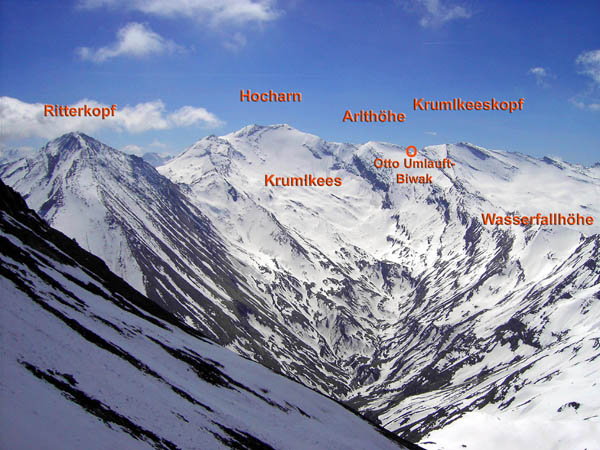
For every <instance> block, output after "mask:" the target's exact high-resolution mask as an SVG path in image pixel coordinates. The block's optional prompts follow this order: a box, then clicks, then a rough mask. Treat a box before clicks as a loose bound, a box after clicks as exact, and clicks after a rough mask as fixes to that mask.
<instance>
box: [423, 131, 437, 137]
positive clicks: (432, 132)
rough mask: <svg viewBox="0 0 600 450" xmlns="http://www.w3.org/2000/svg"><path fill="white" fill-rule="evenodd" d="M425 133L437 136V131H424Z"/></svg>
mask: <svg viewBox="0 0 600 450" xmlns="http://www.w3.org/2000/svg"><path fill="white" fill-rule="evenodd" d="M425 134H428V135H429V136H437V131H426V132H425Z"/></svg>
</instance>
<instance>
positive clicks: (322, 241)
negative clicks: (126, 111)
mask: <svg viewBox="0 0 600 450" xmlns="http://www.w3.org/2000/svg"><path fill="white" fill-rule="evenodd" d="M72 138H73V136H71V137H70V138H69V142H70V140H71V139H72ZM75 138H76V139H77V140H78V142H80V145H79V148H84V149H85V148H90V147H94V148H96V149H98V150H99V151H95V152H89V153H86V154H85V155H86V158H85V159H86V160H87V161H88V162H87V163H86V165H87V166H89V167H92V168H94V170H95V171H96V176H95V178H94V180H95V183H96V186H100V187H102V189H105V188H104V187H103V186H105V185H106V182H105V180H107V179H109V180H111V183H112V184H111V185H110V186H113V185H114V186H115V189H119V190H120V192H122V195H121V196H119V197H118V198H119V199H120V198H122V197H126V198H130V199H131V201H130V202H129V203H127V204H128V205H130V204H131V206H128V208H127V209H130V210H131V211H132V212H131V213H128V214H122V215H120V216H119V217H120V219H119V220H117V221H112V220H111V219H110V218H111V217H113V215H111V213H110V211H113V210H115V209H116V207H115V204H117V205H119V204H121V203H123V202H122V201H121V200H119V202H115V201H114V198H113V197H111V196H104V197H102V198H101V201H98V202H91V203H90V205H92V204H93V205H100V207H101V208H103V209H104V210H105V211H109V213H108V214H107V215H106V213H105V217H108V219H106V218H105V220H104V223H102V222H99V223H98V226H97V227H96V228H95V229H94V233H95V234H97V236H98V237H102V238H103V239H105V240H106V241H107V242H112V241H113V240H112V239H111V238H107V237H106V236H107V234H108V233H109V232H119V233H122V234H123V236H125V240H126V242H125V241H123V242H124V245H123V248H124V249H128V251H129V252H130V253H131V255H132V257H131V258H130V259H126V258H124V259H123V261H126V263H127V264H129V262H131V267H134V264H138V265H139V266H140V267H141V270H142V272H143V273H144V279H143V285H144V287H145V289H146V292H147V293H148V296H149V297H151V298H153V299H154V300H155V301H161V299H162V301H163V303H165V305H166V306H167V307H169V308H170V310H172V311H173V312H174V313H175V314H178V315H179V316H180V317H182V318H184V319H186V320H188V321H190V323H192V324H194V325H195V326H197V327H199V328H201V329H202V330H203V331H205V332H206V333H209V334H210V336H211V337H214V338H215V339H219V342H222V343H224V344H226V345H228V347H229V348H232V349H234V350H235V351H236V352H239V353H241V354H243V355H246V356H249V357H251V358H253V359H255V360H258V361H260V362H261V363H263V364H266V365H268V366H269V367H274V368H276V369H278V370H281V371H282V372H284V373H285V374H287V375H289V376H291V377H294V378H295V379H298V380H301V381H302V382H304V383H305V384H307V385H309V386H313V387H315V388H317V389H319V390H320V391H322V392H326V393H328V394H330V395H334V396H336V397H337V398H339V399H343V400H345V401H347V402H348V403H349V404H350V405H351V406H353V407H354V408H356V409H359V410H360V411H362V412H363V413H365V414H367V415H369V416H370V417H373V418H377V419H378V420H380V421H381V423H382V424H384V425H385V426H386V427H387V428H388V429H389V430H392V431H394V432H396V433H398V434H400V435H404V436H407V437H409V438H411V439H414V440H420V441H421V442H425V441H428V440H431V439H436V442H442V441H441V440H440V439H442V438H443V436H442V435H438V434H436V433H437V432H438V430H441V431H439V432H440V433H441V432H443V431H444V430H462V429H461V428H460V427H461V426H464V427H468V426H469V424H470V423H471V422H473V423H481V422H482V420H480V419H477V418H478V417H479V418H481V417H488V415H490V416H491V417H493V418H494V419H502V420H503V421H504V422H505V423H508V421H510V422H511V423H512V422H514V423H518V424H519V427H522V426H523V427H528V428H529V429H530V430H531V433H530V435H529V436H525V437H524V439H525V440H526V441H527V439H529V441H527V442H529V444H528V445H530V446H535V445H534V444H535V443H537V441H536V436H537V435H539V434H540V433H541V432H543V431H544V430H545V429H546V427H547V426H548V424H554V423H556V424H562V423H568V427H569V429H570V430H576V431H573V433H570V434H569V435H570V436H574V437H575V438H574V439H576V437H577V436H581V439H582V440H581V441H578V442H585V441H584V439H585V436H587V435H589V431H590V430H594V429H596V428H597V424H598V417H597V415H598V411H599V410H600V405H599V402H600V400H599V399H600V396H599V395H597V394H596V393H597V390H598V386H597V385H596V384H595V383H596V379H597V378H599V377H598V374H599V368H600V367H599V366H598V364H599V360H598V355H599V354H600V346H599V344H598V342H599V341H600V332H599V331H598V323H599V321H600V310H599V301H598V300H599V297H600V293H599V291H600V286H599V284H600V283H599V280H600V265H599V264H598V260H599V252H600V238H599V235H598V234H597V233H598V231H599V229H600V228H599V224H600V222H599V220H600V214H599V212H600V211H599V204H598V198H600V173H599V171H598V168H597V167H592V168H584V167H580V166H576V165H571V164H568V163H566V162H562V161H556V160H553V159H543V160H537V159H534V158H530V157H527V156H524V155H520V154H514V153H506V152H502V151H490V150H486V149H483V148H480V147H476V146H473V145H470V144H457V145H444V146H435V147H428V148H426V149H423V150H420V151H419V155H418V157H417V159H419V160H420V159H423V158H429V159H440V158H446V157H448V158H450V159H451V160H452V161H453V162H454V163H455V164H456V165H455V166H453V167H451V168H447V169H429V170H428V172H429V173H430V174H431V175H432V177H433V183H432V184H431V185H400V184H396V183H395V174H396V173H397V172H406V173H409V174H410V175H413V176H414V175H420V174H422V173H425V172H427V170H423V169H399V170H397V171H396V170H391V169H376V168H375V167H374V166H373V162H374V159H375V158H376V157H382V158H385V159H388V158H389V159H394V160H398V161H400V163H401V164H402V163H403V161H404V158H405V155H406V153H405V152H404V149H403V148H402V147H399V146H396V145H392V144H384V143H376V142H369V143H366V144H363V145H352V144H340V143H331V142H326V141H324V140H322V139H319V138H318V137H316V136H313V135H310V134H307V133H303V132H300V131H298V130H295V129H293V128H291V127H289V126H287V125H276V126H270V127H260V126H249V127H246V128H244V129H242V130H240V131H238V132H236V133H232V134H230V135H227V136H223V137H216V136H209V137H207V138H204V139H202V140H200V141H198V142H197V143H196V144H194V145H192V146H191V147H190V148H189V149H187V150H186V151H185V152H184V153H182V154H181V155H180V156H179V157H177V158H175V159H173V160H171V161H170V162H169V163H168V164H166V165H164V166H162V167H159V168H158V170H159V172H160V173H162V174H163V175H165V176H166V177H168V178H169V179H170V180H171V181H173V182H175V183H177V184H178V186H175V185H174V184H173V183H168V180H166V179H165V178H164V177H160V176H159V175H158V174H157V173H156V172H155V171H154V170H153V169H152V168H150V167H149V166H148V165H143V166H142V165H137V166H136V165H132V162H131V161H134V162H135V161H137V160H133V159H132V157H127V159H122V160H121V159H119V158H121V156H118V155H119V154H118V152H116V151H114V150H112V149H111V150H110V151H109V150H106V149H104V147H99V145H101V144H99V143H97V144H95V143H94V142H97V141H93V140H92V141H93V142H92V141H90V139H91V138H89V137H86V136H83V135H80V134H78V135H75ZM61 139H63V140H67V137H63V138H61ZM54 147H56V148H58V149H59V150H58V152H59V153H60V152H61V151H62V150H60V149H62V148H65V147H66V148H70V146H69V145H66V144H65V142H63V141H60V140H57V141H54V142H53V143H50V144H49V145H48V146H47V147H46V148H45V149H43V150H42V152H41V153H40V155H38V156H37V157H36V158H34V159H29V160H22V161H20V162H17V163H13V164H8V165H4V166H0V176H1V177H2V178H3V179H4V180H6V182H7V183H9V184H11V185H12V186H14V187H15V188H16V189H18V190H19V191H20V192H22V193H24V194H26V195H28V200H36V202H34V203H33V206H34V208H35V209H36V210H38V211H40V212H41V213H46V211H45V210H43V208H42V207H41V206H42V205H43V204H44V202H46V201H48V200H49V199H52V204H53V205H57V206H56V210H57V211H59V210H61V209H64V210H70V209H72V208H75V207H76V205H77V204H78V203H77V201H75V200H70V201H69V202H64V203H60V202H59V201H58V202H57V198H58V199H59V198H60V196H57V195H56V193H55V192H52V191H50V190H49V189H48V188H47V186H48V181H47V179H45V178H44V177H46V176H47V175H46V174H47V173H48V172H49V171H48V167H49V163H48V161H50V160H51V158H50V157H49V156H48V153H50V154H53V151H52V150H50V151H49V149H52V148H54ZM62 152H63V153H64V154H65V155H67V154H68V152H67V151H62ZM115 152H116V153H115ZM104 153H106V154H107V155H116V156H111V157H110V158H111V159H112V160H113V161H122V162H121V163H119V164H116V163H114V164H111V165H110V167H111V170H110V171H107V170H105V168H104V166H103V165H102V161H103V158H104V156H102V155H103V154H104ZM106 158H108V156H106ZM59 164H60V166H61V167H64V169H62V170H64V173H65V174H72V176H70V177H69V176H67V175H65V176H64V177H58V178H56V179H57V180H59V181H60V183H62V185H63V186H65V188H66V189H68V190H71V191H73V190H74V188H73V186H80V185H82V186H84V185H85V181H84V180H85V177H84V176H83V175H82V174H83V173H84V172H82V171H80V170H78V169H73V164H71V163H69V161H68V159H67V158H65V160H63V161H60V162H59ZM105 165H106V164H105ZM130 167H139V168H140V170H139V171H138V172H136V173H142V174H143V177H141V180H145V184H144V185H143V186H144V189H142V190H141V191H142V192H144V195H143V196H142V195H140V190H136V186H137V185H138V184H140V183H137V184H136V183H134V182H124V181H128V177H129V175H128V173H129V171H130V169H129V168H130ZM142 167H143V170H142ZM265 174H275V176H281V177H287V176H303V175H304V174H313V175H315V176H332V177H335V176H340V177H342V179H343V186H341V187H327V186H324V187H267V186H265ZM48 179H50V178H48ZM53 179H54V178H53ZM119 180H121V181H119ZM157 183H158V184H160V185H161V186H168V190H165V189H156V188H155V185H156V184H157ZM105 190H107V189H105ZM87 191H90V189H87V190H85V192H87ZM109 191H110V190H109ZM91 192H93V190H91ZM165 192H173V193H177V194H176V198H177V199H178V200H177V202H173V201H171V200H165V199H170V198H172V197H173V196H168V195H165ZM75 197H78V196H77V195H76V196H75ZM79 197H81V196H79ZM84 203H85V202H84ZM179 204H184V205H186V206H185V208H184V207H183V206H182V207H179V206H178V213H177V214H172V213H170V210H169V208H173V207H174V206H177V205H179ZM136 207H137V208H139V209H135V208H136ZM90 209H91V211H93V209H94V208H90ZM140 210H141V212H143V214H140ZM482 212H490V213H500V214H505V213H507V212H521V213H530V212H531V213H537V212H540V213H549V212H561V213H570V212H574V213H576V212H580V213H583V214H585V215H591V216H594V218H595V219H596V223H595V225H594V226H591V227H589V226H586V227H580V228H571V227H566V226H561V227H540V226H528V227H496V226H484V225H483V224H482V219H481V213H482ZM138 216H139V218H138ZM44 217H47V218H49V219H51V218H50V217H49V215H48V214H47V213H46V215H44ZM71 217H72V220H74V219H73V217H74V216H73V215H71ZM156 218H160V220H161V221H163V220H164V221H167V223H168V226H166V227H164V229H162V230H161V229H159V230H158V231H157V232H153V234H152V236H153V239H154V240H153V241H148V240H147V239H142V238H140V237H139V236H140V235H142V236H144V234H143V233H142V232H141V231H140V229H141V230H143V229H144V227H147V226H148V225H147V223H148V222H150V223H152V222H153V221H156V220H157V219H156ZM186 218H187V220H186ZM82 220H83V219H82ZM198 222H200V223H202V224H203V227H200V230H205V231H204V232H203V233H199V231H198V228H197V227H194V226H183V225H181V224H186V223H192V224H193V223H198ZM53 223H54V222H53ZM85 226H86V225H85V224H82V225H81V226H79V225H73V226H69V224H68V223H64V224H62V228H61V230H62V231H64V232H66V233H67V234H69V235H70V236H74V234H72V231H71V229H73V230H76V229H79V228H81V229H84V228H85ZM171 227H176V229H177V230H178V232H177V234H176V236H170V235H169V234H168V233H167V232H165V230H168V229H170V228H171ZM155 228H156V227H155ZM111 230H112V231H111ZM76 237H77V236H76ZM179 239H185V242H186V244H185V247H186V248H188V249H187V250H185V249H182V248H181V245H179V243H178V240H179ZM77 240H78V242H82V241H81V240H80V238H79V237H77ZM138 242H144V243H146V245H145V246H144V247H143V248H144V252H142V253H140V251H139V246H138V245H137V243H138ZM84 245H85V244H84ZM157 246H160V248H169V249H172V250H173V251H174V252H175V253H176V255H177V258H175V257H173V256H170V254H169V255H168V256H169V258H167V259H165V253H166V252H163V253H160V252H157V251H156V250H155V248H156V247H157ZM113 247H114V246H113ZM211 249H212V250H213V251H212V252H211ZM100 250H101V251H100V255H101V256H102V257H103V258H104V259H105V260H106V261H107V263H108V264H109V266H110V267H111V268H112V269H113V270H117V271H118V270H119V267H118V265H115V263H114V261H115V259H114V258H112V259H111V258H110V257H109V256H110V253H108V254H106V255H105V254H103V253H102V249H101V248H100ZM195 252H205V253H208V254H209V255H214V258H211V257H202V258H195V257H194V255H195ZM147 253H152V254H153V255H152V257H151V258H146V259H145V255H146V254H147ZM216 258H218V260H216ZM198 259H199V260H198ZM213 259H215V260H213ZM140 261H142V262H143V261H151V263H146V264H143V263H140ZM157 267H159V269H156V268H157ZM170 267H171V268H172V270H171V271H170V272H169V273H167V274H166V275H165V274H163V273H162V272H163V271H166V270H167V269H168V268H170ZM222 267H223V269H220V268H222ZM207 268H208V269H207ZM119 273H121V272H119ZM217 273H221V274H222V276H220V277H218V276H216V275H215V274H217ZM123 275H124V276H126V277H128V276H132V275H129V274H128V273H123ZM155 278H158V279H160V280H161V283H165V284H167V285H168V286H169V289H163V290H161V291H160V293H158V292H157V291H156V290H154V291H153V290H152V289H149V288H150V287H151V286H152V285H156V284H157V283H155V282H153V280H154V279H155ZM180 279H184V280H185V281H186V283H181V282H179V281H180ZM211 282H212V283H214V286H212V289H208V288H207V287H205V285H208V284H209V283H211ZM182 293H183V294H185V295H183V294H182ZM158 294H160V295H158ZM165 299H168V300H165ZM214 305H217V306H216V307H215V306H214ZM223 324H225V325H223ZM570 377H574V378H575V379H577V382H576V384H575V385H576V386H577V389H574V387H573V386H574V384H571V378H570ZM513 397H514V400H511V399H513ZM575 404H576V405H578V406H577V407H575V406H569V405H575ZM573 411H574V412H573ZM479 413H481V414H483V415H482V416H478V415H477V414H479ZM472 418H473V419H472ZM513 418H514V419H515V420H513ZM517 418H518V422H517V421H516V420H517ZM557 426H558V425H557ZM448 427H451V428H448ZM460 432H462V431H460ZM437 436H441V437H439V438H438V437H437ZM445 436H448V435H445ZM471 439H475V438H474V437H473V436H471ZM549 439H550V440H552V436H550V437H549ZM473 442H474V441H473V440H471V441H470V442H469V443H470V444H472V445H474V444H473ZM553 442H556V443H557V444H556V445H559V446H560V445H561V444H560V443H559V438H558V437H556V439H555V440H554V441H553ZM443 444H444V445H446V442H443ZM440 445H441V444H440ZM478 447H480V448H505V446H504V445H503V443H502V442H499V443H498V442H489V440H488V441H485V442H480V443H479V445H478ZM434 448H435V447H434ZM562 448H570V447H569V446H566V447H565V446H563V447H562Z"/></svg>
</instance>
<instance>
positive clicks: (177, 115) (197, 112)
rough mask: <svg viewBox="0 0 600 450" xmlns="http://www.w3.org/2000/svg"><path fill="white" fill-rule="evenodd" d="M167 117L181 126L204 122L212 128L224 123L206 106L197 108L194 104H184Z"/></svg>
mask: <svg viewBox="0 0 600 450" xmlns="http://www.w3.org/2000/svg"><path fill="white" fill-rule="evenodd" d="M167 119H168V120H169V121H170V122H171V123H173V124H174V125H175V126H179V127H189V126H190V125H195V124H198V123H204V124H206V125H207V126H208V127H210V128H214V127H218V126H219V125H222V123H221V121H220V120H219V119H218V118H217V116H215V115H214V114H213V113H210V112H208V111H207V110H206V109H204V108H195V107H193V106H184V107H183V108H180V109H178V110H177V111H175V112H173V113H171V114H169V116H168V117H167Z"/></svg>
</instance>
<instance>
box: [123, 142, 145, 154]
mask: <svg viewBox="0 0 600 450" xmlns="http://www.w3.org/2000/svg"><path fill="white" fill-rule="evenodd" d="M121 151H123V152H124V153H129V154H130V155H135V156H140V157H141V156H142V155H143V154H144V153H145V152H144V149H143V148H142V147H140V146H139V145H135V144H130V145H126V146H125V147H122V148H121Z"/></svg>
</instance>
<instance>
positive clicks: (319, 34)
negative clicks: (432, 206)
mask: <svg viewBox="0 0 600 450" xmlns="http://www.w3.org/2000/svg"><path fill="white" fill-rule="evenodd" d="M598 23H600V2H598V1H597V0H596V1H576V2H564V1H560V2H559V1H545V2H534V1H531V2H529V1H526V2H523V1H507V0H504V1H485V2H475V1H461V0H410V1H408V0H407V1H401V0H389V1H387V0H379V1H360V2H358V1H357V2H353V1H312V0H310V1H309V0H306V1H303V0H272V1H267V0H170V1H159V0H127V1H125V0H81V1H79V0H61V1H29V0H18V1H13V0H3V2H2V3H0V33H1V44H0V58H1V60H0V87H1V92H0V95H1V96H3V97H2V100H1V101H0V121H1V123H0V139H1V141H0V145H1V146H2V147H4V148H13V147H19V146H29V147H35V148H37V147H39V146H41V145H42V144H43V143H44V142H46V141H47V140H49V139H51V138H53V137H57V136H59V135H60V134H62V133H64V132H66V131H69V130H71V129H80V130H82V131H85V132H87V133H88V134H90V135H92V136H94V137H96V138H98V139H100V140H102V141H103V142H106V143H107V144H109V145H111V146H114V147H117V148H121V149H122V148H125V149H127V150H128V151H130V152H137V153H141V152H144V151H158V152H165V151H166V152H173V153H175V152H179V151H181V150H183V149H184V148H185V147H187V146H188V145H191V144H192V143H193V142H195V141H196V140H198V139H200V138H202V137H204V136H206V135H208V134H217V135H223V134H226V133H229V132H231V131H235V130H237V129H239V128H241V127H243V126H245V125H248V124H251V123H258V124H263V125H268V124H275V123H288V124H290V125H292V126H294V127H296V128H298V129H301V130H303V131H307V132H310V133H313V134H316V135H318V136H321V137H323V138H325V139H327V140H333V141H342V142H353V143H362V142H366V141H371V140H372V141H386V142H393V143H396V144H400V145H416V146H418V147H422V146H424V145H432V144H441V143H455V142H459V141H468V142H472V143H474V144H477V145H481V146H483V147H486V148H492V149H504V150H509V151H519V152H523V153H526V154H530V155H533V156H537V157H541V156H544V155H552V156H559V157H561V158H563V159H565V160H567V161H570V162H576V163H582V164H585V165H590V164H592V163H594V162H597V161H600V129H599V125H600V27H599V26H598ZM241 89H251V90H252V91H257V92H262V91H268V90H269V89H273V90H274V91H285V92H288V91H290V92H301V93H302V96H303V99H302V102H301V103H287V104H286V103H242V102H240V90H241ZM421 97H424V98H425V99H426V100H451V99H453V98H454V97H460V98H462V99H463V100H474V101H475V100H489V99H490V98H492V97H494V98H496V99H498V100H518V99H519V98H524V99H525V106H524V110H523V111H517V112H513V113H512V114H509V113H508V112H503V111H470V112H468V111H456V112H454V111H453V112H451V111H414V110H413V99H414V98H421ZM44 103H51V104H69V105H73V104H83V103H87V104H90V105H95V104H104V105H112V104H117V105H118V108H117V116H119V117H116V118H115V119H114V120H106V121H104V122H102V121H101V120H99V119H93V118H85V119H77V118H74V119H69V118H54V119H49V118H44V117H43V110H42V105H43V104H44ZM347 109H350V110H351V111H352V112H356V111H359V110H360V109H367V110H368V109H373V110H376V111H379V110H380V109H386V110H387V109H391V110H392V111H394V112H402V113H405V114H406V121H405V122H404V123H385V124H381V123H348V122H346V123H344V122H342V118H343V116H344V113H345V111H346V110H347Z"/></svg>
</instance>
